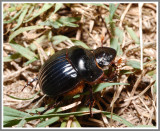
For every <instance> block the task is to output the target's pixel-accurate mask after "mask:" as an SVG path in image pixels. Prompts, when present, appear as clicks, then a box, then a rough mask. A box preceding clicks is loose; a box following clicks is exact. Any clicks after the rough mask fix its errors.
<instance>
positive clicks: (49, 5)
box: [24, 3, 54, 23]
mask: <svg viewBox="0 0 160 131" xmlns="http://www.w3.org/2000/svg"><path fill="white" fill-rule="evenodd" d="M53 5H54V4H53V3H45V4H44V5H43V7H42V9H40V10H39V11H38V13H36V14H35V15H34V16H33V17H31V18H29V19H28V20H26V21H25V22H24V23H26V22H29V21H31V20H33V19H34V18H36V17H37V16H39V15H40V14H42V13H44V12H45V11H47V10H48V9H50V8H51V7H52V6H53Z"/></svg>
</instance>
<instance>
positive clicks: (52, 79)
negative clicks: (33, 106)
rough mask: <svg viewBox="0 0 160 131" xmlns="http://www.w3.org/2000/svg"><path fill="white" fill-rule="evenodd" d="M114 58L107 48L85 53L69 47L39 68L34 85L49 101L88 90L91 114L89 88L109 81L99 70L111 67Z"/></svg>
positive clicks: (111, 50) (114, 51) (91, 103)
mask: <svg viewBox="0 0 160 131" xmlns="http://www.w3.org/2000/svg"><path fill="white" fill-rule="evenodd" d="M115 57H116V50H115V49H113V48H110V47H99V48H97V49H95V50H87V49H85V48H83V47H81V46H73V47H71V48H69V49H63V50H60V51H58V52H57V53H55V54H54V55H52V56H51V57H50V58H49V59H48V60H47V61H46V62H45V63H44V65H43V66H42V67H41V69H40V71H39V74H38V84H39V86H40V88H41V90H42V91H43V93H44V94H46V95H48V96H51V97H57V96H64V97H65V96H68V95H69V96H73V95H75V94H78V93H81V92H83V89H84V88H85V87H86V88H87V87H89V89H90V113H91V114H92V112H91V107H92V105H93V101H94V99H93V95H92V85H94V84H97V83H101V82H105V81H110V79H109V77H107V76H106V75H105V74H104V71H103V68H104V67H106V66H109V65H111V63H112V62H113V60H114V59H115Z"/></svg>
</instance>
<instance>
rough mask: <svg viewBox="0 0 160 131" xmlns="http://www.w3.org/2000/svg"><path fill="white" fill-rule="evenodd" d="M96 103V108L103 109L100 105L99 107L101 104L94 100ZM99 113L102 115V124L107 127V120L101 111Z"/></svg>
mask: <svg viewBox="0 0 160 131" xmlns="http://www.w3.org/2000/svg"><path fill="white" fill-rule="evenodd" d="M96 104H97V106H98V108H99V109H100V110H102V111H103V109H102V107H101V105H100V104H99V102H98V101H96ZM101 115H102V120H103V124H104V126H105V127H107V125H109V122H108V120H107V118H106V116H105V115H104V114H103V113H101Z"/></svg>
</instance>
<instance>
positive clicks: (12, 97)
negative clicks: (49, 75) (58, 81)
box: [6, 90, 41, 100]
mask: <svg viewBox="0 0 160 131" xmlns="http://www.w3.org/2000/svg"><path fill="white" fill-rule="evenodd" d="M40 92H41V91H40V90H39V91H38V92H37V93H36V94H34V95H33V96H32V97H30V98H27V99H23V98H18V97H14V96H11V95H8V94H6V96H8V97H10V98H13V99H16V100H31V99H33V98H34V97H35V96H36V95H37V94H39V93H40Z"/></svg>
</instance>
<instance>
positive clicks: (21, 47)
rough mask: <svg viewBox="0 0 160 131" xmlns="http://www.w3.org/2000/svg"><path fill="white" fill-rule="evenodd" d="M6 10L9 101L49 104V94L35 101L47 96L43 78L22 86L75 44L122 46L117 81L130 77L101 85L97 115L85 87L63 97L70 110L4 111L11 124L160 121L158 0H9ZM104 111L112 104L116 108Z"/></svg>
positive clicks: (108, 124)
mask: <svg viewBox="0 0 160 131" xmlns="http://www.w3.org/2000/svg"><path fill="white" fill-rule="evenodd" d="M3 18H4V19H3V105H4V106H7V107H11V108H13V109H17V110H19V111H22V112H26V111H27V109H32V112H33V110H34V109H33V108H38V109H40V107H44V105H46V102H45V101H48V99H47V100H45V99H43V100H41V101H38V102H33V103H32V104H29V103H31V102H32V101H33V99H36V98H38V97H39V96H43V93H42V92H40V93H39V92H38V91H39V90H40V88H39V86H38V87H37V88H36V89H35V88H33V89H32V87H34V86H35V85H36V82H34V83H33V85H31V86H28V87H26V88H25V89H24V90H23V91H22V89H23V87H24V86H25V84H26V83H27V82H28V81H30V80H32V79H33V78H35V77H36V76H37V75H38V71H39V69H40V67H41V65H42V64H43V63H44V62H45V61H46V60H47V59H48V57H49V56H50V55H52V54H54V53H56V52H58V51H59V50H61V49H64V48H70V47H72V46H74V45H81V46H83V47H85V48H87V49H96V48H97V47H100V46H104V47H105V46H107V47H112V48H114V49H116V51H117V57H116V59H115V62H116V64H117V66H118V69H117V72H118V74H119V75H118V76H117V80H116V83H128V84H129V85H120V84H119V85H115V84H113V86H107V85H106V86H105V85H103V84H102V85H96V87H95V88H96V89H99V90H98V91H97V92H95V93H94V97H95V98H96V102H95V106H94V109H95V110H96V111H95V112H94V113H95V114H94V116H93V117H90V115H89V112H88V108H87V107H86V106H85V105H84V104H83V102H84V101H86V99H87V96H86V95H83V94H81V95H80V97H77V98H74V99H71V100H70V101H68V102H64V103H63V105H62V107H61V108H60V109H61V110H62V111H63V112H62V113H63V117H61V116H60V115H59V116H52V117H51V116H49V117H46V118H43V119H42V118H41V119H40V117H39V118H38V119H35V120H32V121H29V122H25V123H24V124H23V125H22V124H18V123H17V124H13V123H12V121H13V120H15V119H16V118H18V119H19V118H23V116H19V117H15V116H14V119H13V117H11V116H9V115H7V116H8V117H10V119H7V118H8V117H6V114H5V113H4V118H5V119H4V126H9V127H17V126H20V127H27V128H28V127H29V128H33V127H107V128H109V127H115V128H118V127H132V126H134V127H136V126H142V127H147V126H156V125H157V118H156V115H157V91H156V60H157V55H156V54H157V47H156V44H157V5H156V4H155V3H153V4H152V3H139V4H137V3H134V4H133V3H125V4H121V3H119V4H117V3H114V4H103V3H102V4H98V3H94V4H91V3H90V4H87V3H85V4H83V3H74V4H67V3H65V4H60V3H58V4H50V3H46V4H44V3H40V4H36V3H34V4H19V3H14V4H12V3H8V4H7V3H5V4H3ZM141 64H143V65H142V66H141ZM142 67H143V68H142ZM37 92H38V93H37ZM36 93H37V94H38V95H37V94H36ZM35 94H36V95H35ZM33 96H35V97H34V98H32V97H33ZM28 98H30V99H28ZM26 99H28V100H26ZM44 103H45V104H44ZM27 105H29V106H27ZM36 105H38V106H36ZM35 106H36V107H35ZM84 109H86V110H85V111H86V112H85V113H83V112H81V113H80V114H81V115H80V116H77V115H75V114H74V113H77V112H80V111H81V110H83V111H84ZM10 111H12V110H10ZM103 111H104V112H106V111H107V112H109V113H108V115H107V114H106V113H103ZM72 112H74V113H72ZM98 112H99V113H98ZM110 112H112V113H114V114H112V113H110ZM65 113H70V115H66V114H65ZM30 114H32V116H34V115H37V113H35V114H34V113H31V112H30ZM87 114H88V115H87ZM49 115H50V114H49ZM42 116H43V115H42ZM111 117H112V118H111ZM46 121H48V122H47V123H48V124H46V123H45V122H46ZM6 123H7V124H8V123H9V124H8V125H7V124H6ZM10 123H12V124H10Z"/></svg>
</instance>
